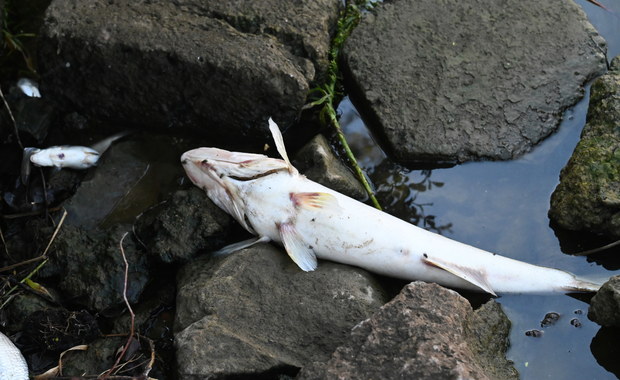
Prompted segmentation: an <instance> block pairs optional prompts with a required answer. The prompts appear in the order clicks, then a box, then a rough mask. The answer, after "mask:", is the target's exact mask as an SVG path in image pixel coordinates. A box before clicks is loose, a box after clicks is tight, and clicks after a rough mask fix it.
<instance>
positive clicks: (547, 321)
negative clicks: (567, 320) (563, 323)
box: [540, 311, 560, 327]
mask: <svg viewBox="0 0 620 380" xmlns="http://www.w3.org/2000/svg"><path fill="white" fill-rule="evenodd" d="M558 319H560V314H559V313H556V312H554V311H552V312H549V313H547V314H545V318H543V320H542V321H541V322H540V327H547V326H551V325H555V323H556V322H557V321H558Z"/></svg>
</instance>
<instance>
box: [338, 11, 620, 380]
mask: <svg viewBox="0 0 620 380" xmlns="http://www.w3.org/2000/svg"><path fill="white" fill-rule="evenodd" d="M578 3H579V4H580V5H581V6H582V7H583V8H584V10H586V12H587V13H588V16H589V17H590V19H591V22H592V23H593V24H594V26H595V27H596V28H597V29H598V30H599V32H600V33H601V34H602V35H603V36H604V37H605V39H606V40H607V42H608V45H609V57H613V56H615V55H617V54H620V39H619V38H618V36H620V17H619V14H620V4H618V3H617V2H615V4H614V3H611V2H603V3H604V4H605V5H606V6H608V7H609V8H616V9H617V11H618V13H611V12H607V11H604V10H602V9H600V8H598V7H596V6H593V5H591V4H589V3H588V2H586V1H579V2H578ZM608 3H609V4H608ZM588 98H589V87H588V91H587V92H586V96H585V98H584V99H583V100H582V101H581V102H579V103H578V104H577V105H576V106H574V107H573V108H571V109H570V110H568V111H567V112H566V114H565V116H564V121H563V122H562V124H561V125H560V128H559V129H558V131H557V132H556V133H555V134H553V135H552V136H551V137H549V138H548V139H547V140H545V141H544V142H543V143H542V144H540V145H538V146H537V147H535V148H534V149H533V150H532V151H531V152H530V153H528V154H526V155H524V156H523V157H521V158H519V159H517V160H514V161H510V162H473V163H467V164H463V165H459V166H455V167H452V168H447V169H434V170H410V169H406V168H403V167H401V166H399V165H397V164H394V163H393V162H391V161H390V160H389V159H387V158H386V157H385V154H384V153H383V152H382V151H381V149H380V148H379V147H378V146H377V145H376V144H375V143H374V141H373V139H372V137H371V135H370V134H369V132H368V131H367V129H366V127H365V125H364V123H363V121H362V120H361V118H360V116H359V114H358V113H357V111H356V110H355V107H354V106H353V104H351V102H350V100H349V99H348V98H345V99H344V100H343V102H342V103H341V104H340V107H339V111H340V112H341V113H342V118H341V121H342V124H343V128H344V130H345V134H346V135H347V138H348V140H349V142H350V144H351V145H352V149H353V151H354V153H355V155H356V156H357V157H358V159H359V161H360V165H361V166H362V167H363V168H364V169H366V170H367V172H368V173H369V177H370V178H371V179H372V181H373V182H374V184H375V185H376V186H377V193H378V194H377V195H378V198H379V201H380V203H381V204H382V205H383V206H384V208H385V209H386V211H388V212H390V213H392V214H394V215H397V216H399V217H400V218H403V219H405V220H409V221H411V222H412V223H415V224H417V225H419V226H421V227H424V228H427V229H430V230H433V231H435V232H439V233H441V234H443V235H445V236H447V237H450V238H452V239H455V240H458V241H461V242H464V243H467V244H471V245H474V246H476V247H479V248H482V249H485V250H489V251H493V252H497V253H500V254H502V255H504V256H508V257H512V258H515V259H519V260H523V261H527V262H530V263H534V264H538V265H544V266H551V267H555V268H560V269H564V270H568V271H571V272H574V273H578V274H580V275H586V277H593V278H607V277H609V276H611V275H614V274H620V270H618V269H620V266H619V265H618V259H615V262H612V261H611V260H609V259H608V258H609V257H610V256H614V255H615V256H616V257H618V255H620V252H618V251H619V249H615V251H613V252H608V254H607V258H606V255H598V256H597V260H598V262H594V261H592V259H587V258H584V257H577V256H570V255H568V254H565V253H562V251H563V249H562V248H564V250H572V251H573V252H574V251H579V250H582V249H585V248H589V247H590V246H591V245H593V244H594V245H596V244H602V242H596V241H594V242H593V241H592V240H591V239H588V237H586V236H580V235H579V234H574V233H569V234H568V235H569V236H570V238H571V239H570V241H568V240H567V239H565V238H562V239H561V240H560V239H559V238H558V237H557V236H556V232H555V231H554V230H553V229H552V228H551V227H550V226H549V219H548V217H547V211H548V209H549V199H550V196H551V193H552V192H553V190H554V189H555V187H556V185H557V184H558V181H559V174H560V170H561V169H562V168H563V167H564V165H565V164H566V162H567V161H568V159H569V157H570V155H571V153H572V151H573V149H574V147H575V145H576V144H577V142H578V140H579V135H580V133H581V130H582V128H583V126H584V124H585V118H586V112H587V107H588ZM559 235H561V236H562V233H561V232H560V233H559ZM601 264H602V265H601ZM497 301H498V302H499V303H501V304H502V307H503V309H504V311H505V312H506V314H507V315H508V317H509V318H510V320H511V321H512V330H511V334H510V342H511V348H510V350H509V352H508V358H509V359H511V360H513V361H514V363H515V367H516V368H517V370H518V371H519V373H520V375H521V378H522V379H543V378H548V379H575V378H593V379H615V378H620V364H619V363H618V361H617V360H616V359H614V357H615V356H616V355H614V354H613V352H610V350H614V351H616V352H617V351H618V350H620V348H618V347H617V346H616V347H615V349H614V348H609V347H608V346H607V345H606V342H608V341H610V340H611V341H612V342H613V341H615V342H620V332H619V331H618V330H601V331H600V333H599V330H600V326H598V325H597V324H595V323H593V322H591V321H590V320H588V318H587V311H588V304H587V303H586V302H584V301H581V300H578V299H576V298H573V297H570V296H567V295H553V296H531V295H510V296H502V297H500V298H498V299H497ZM548 312H557V313H559V314H560V319H559V320H558V321H557V322H556V323H555V324H553V325H550V326H546V327H544V328H542V327H541V321H542V320H543V318H544V316H545V314H547V313H548ZM575 325H578V327H576V326H575ZM532 329H537V330H540V331H542V332H543V334H542V336H540V337H532V336H526V335H525V333H526V331H528V330H532ZM597 334H598V335H597ZM595 337H596V339H595ZM616 344H617V343H616Z"/></svg>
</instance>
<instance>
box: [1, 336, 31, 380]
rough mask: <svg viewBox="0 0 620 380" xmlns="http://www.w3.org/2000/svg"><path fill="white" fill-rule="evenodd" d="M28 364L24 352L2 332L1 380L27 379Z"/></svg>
mask: <svg viewBox="0 0 620 380" xmlns="http://www.w3.org/2000/svg"><path fill="white" fill-rule="evenodd" d="M27 379H28V364H26V359H24V357H23V355H22V353H21V352H20V351H19V349H18V348H17V347H15V345H14V344H13V342H11V340H10V339H9V338H8V337H7V336H6V335H4V334H2V333H0V380H27Z"/></svg>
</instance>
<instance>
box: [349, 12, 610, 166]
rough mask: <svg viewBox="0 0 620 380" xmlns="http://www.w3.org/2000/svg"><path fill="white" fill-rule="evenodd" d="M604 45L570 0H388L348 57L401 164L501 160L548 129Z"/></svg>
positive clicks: (357, 89)
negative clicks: (439, 4)
mask: <svg viewBox="0 0 620 380" xmlns="http://www.w3.org/2000/svg"><path fill="white" fill-rule="evenodd" d="M605 49H606V47H605V41H604V40H603V38H602V37H601V36H599V34H598V33H597V32H596V31H595V30H594V28H593V27H592V26H591V25H590V24H589V23H588V21H587V18H586V16H585V14H584V12H583V11H582V10H581V9H580V7H579V6H577V5H576V4H575V3H573V2H572V1H565V0H552V1H543V2H540V1H536V0H525V1H516V2H498V1H493V0H484V1H472V0H465V1H461V0H451V1H446V2H443V3H442V4H441V6H438V4H437V2H436V1H432V0H422V1H406V0H395V1H390V2H384V3H382V4H381V5H378V6H377V8H376V10H374V11H373V12H372V13H371V14H369V15H367V17H365V18H364V19H363V21H362V22H361V24H360V25H359V27H358V28H356V29H355V30H354V32H353V34H352V35H351V37H350V38H349V40H348V41H347V43H346V46H345V49H344V56H345V57H344V58H345V59H344V62H345V70H346V72H347V76H348V78H349V83H350V84H351V90H352V91H351V93H352V94H351V95H352V98H353V100H356V104H357V106H358V109H359V110H360V111H361V113H362V116H363V117H364V118H365V119H366V120H367V121H368V122H369V125H371V126H372V127H376V128H375V129H376V131H377V135H378V136H379V137H382V138H383V140H384V142H385V144H384V145H385V147H386V148H387V151H388V153H391V155H392V156H393V157H394V158H395V159H396V160H398V161H400V162H404V163H414V162H435V163H436V162H462V161H467V160H476V159H495V160H506V159H511V158H514V157H516V156H519V155H521V154H523V153H525V152H527V151H528V150H530V148H531V147H532V146H533V145H535V144H537V143H539V142H540V141H541V140H542V139H544V138H545V137H546V136H548V135H549V134H550V133H551V132H553V130H554V129H555V128H556V127H557V126H558V124H559V121H560V119H561V117H562V111H564V110H565V109H566V108H567V107H569V106H571V105H573V104H574V103H575V102H577V100H578V99H580V98H581V97H582V96H583V84H584V83H585V82H587V81H588V80H590V79H591V78H593V77H594V76H596V75H599V74H601V73H603V72H604V71H605V70H606V58H605Z"/></svg>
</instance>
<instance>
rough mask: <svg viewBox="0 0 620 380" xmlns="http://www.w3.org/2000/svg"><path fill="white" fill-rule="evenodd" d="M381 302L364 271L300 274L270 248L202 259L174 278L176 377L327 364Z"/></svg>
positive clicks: (331, 267)
mask: <svg viewBox="0 0 620 380" xmlns="http://www.w3.org/2000/svg"><path fill="white" fill-rule="evenodd" d="M386 301H387V299H386V298H385V296H384V295H383V291H382V289H381V288H380V287H379V286H378V285H377V284H376V282H375V280H374V278H373V277H372V276H371V275H370V274H368V273H367V272H366V271H364V270H362V269H358V268H354V267H349V266H345V265H341V264H336V263H331V262H320V263H319V268H318V269H317V270H316V271H314V272H303V271H302V270H300V269H299V268H298V267H297V266H296V265H295V264H294V263H293V261H292V260H291V259H290V258H289V257H288V256H287V255H286V253H285V252H284V251H283V250H281V249H278V248H276V247H274V246H272V245H268V244H260V245H256V246H254V247H252V248H248V249H244V250H241V251H239V252H235V253H233V254H231V255H230V256H226V257H216V258H213V259H209V258H208V257H204V258H200V259H198V260H195V261H194V262H192V263H189V264H187V265H186V266H184V267H183V268H182V269H181V271H180V273H179V275H178V290H177V315H176V319H175V332H176V333H175V348H176V357H177V364H178V366H177V367H178V376H179V378H180V379H207V378H224V377H226V376H232V375H238V376H241V375H246V376H247V375H252V374H254V375H256V374H263V375H264V374H266V373H273V372H284V373H288V374H294V373H295V372H296V371H297V369H298V368H301V367H302V366H304V365H305V364H307V363H308V362H309V361H324V360H327V359H328V358H329V355H330V354H331V353H332V352H333V351H334V350H335V349H336V347H338V346H339V345H341V344H343V343H344V340H345V338H346V337H347V335H348V333H349V331H350V330H351V328H352V327H353V326H355V325H356V324H357V323H358V322H359V321H361V320H364V319H366V318H368V317H369V316H370V315H372V313H374V312H375V311H376V310H378V309H379V308H380V307H381V305H383V304H384V303H385V302H386Z"/></svg>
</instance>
